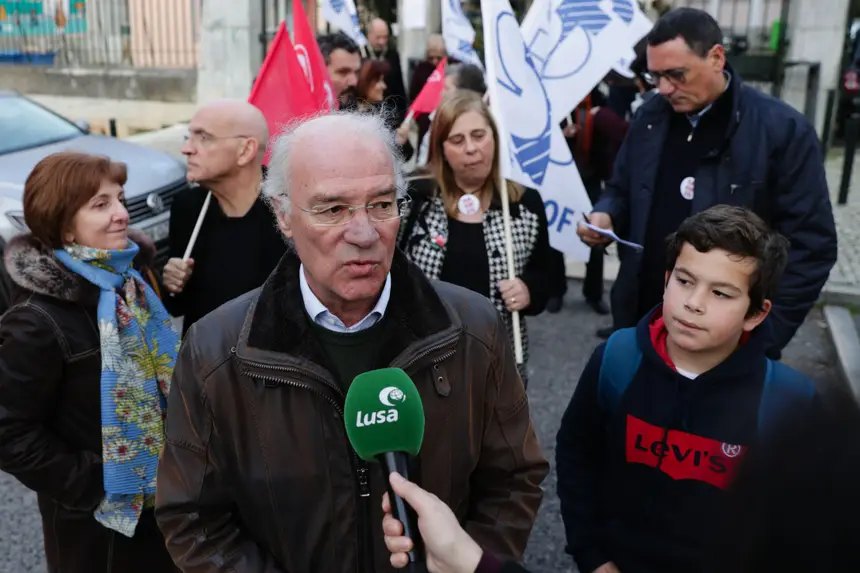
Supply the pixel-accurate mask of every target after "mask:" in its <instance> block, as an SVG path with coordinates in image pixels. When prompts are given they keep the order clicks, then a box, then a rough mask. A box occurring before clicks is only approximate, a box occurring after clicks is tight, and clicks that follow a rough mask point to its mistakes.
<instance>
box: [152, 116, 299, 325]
mask: <svg viewBox="0 0 860 573" xmlns="http://www.w3.org/2000/svg"><path fill="white" fill-rule="evenodd" d="M188 134H189V135H188V140H187V141H186V142H185V145H184V146H183V147H182V153H184V154H185V156H186V157H187V158H188V179H189V181H192V182H195V183H198V184H199V187H195V188H191V189H188V190H187V191H183V192H182V193H180V194H179V195H177V197H176V199H175V200H174V201H173V205H172V207H171V209H170V241H169V257H170V258H169V260H168V261H167V264H166V265H165V267H164V273H163V281H164V286H165V288H166V290H167V291H168V292H169V293H170V296H167V297H164V302H165V304H166V305H167V309H168V310H169V311H170V313H171V314H172V315H173V316H177V317H179V316H181V317H183V319H184V320H183V332H185V331H187V330H188V328H190V326H191V325H192V324H194V323H195V322H196V321H197V320H199V319H200V318H202V317H203V316H205V315H206V314H208V313H209V312H211V311H213V310H215V309H216V308H218V307H219V306H221V305H222V304H224V303H225V302H227V301H228V300H231V299H233V298H236V297H237V296H239V295H242V294H245V293H246V292H248V291H249V290H253V289H255V288H257V287H258V286H260V285H261V284H263V281H265V280H266V278H267V277H268V276H269V273H271V272H272V270H273V269H274V268H275V266H276V265H277V264H278V261H279V260H280V259H281V256H283V254H284V251H285V250H286V245H285V243H284V241H283V239H282V237H281V235H280V233H278V230H277V228H276V226H275V220H274V219H273V218H272V213H271V212H270V211H269V208H268V206H267V205H266V203H265V201H264V200H263V198H262V197H261V196H260V188H261V185H262V178H263V167H262V164H263V156H264V155H265V150H266V142H267V141H268V139H269V132H268V126H267V125H266V119H265V117H263V114H262V113H261V112H260V110H258V109H257V108H256V107H254V106H253V105H251V104H249V103H247V102H244V101H239V100H218V101H215V102H211V103H208V104H205V105H203V106H202V107H200V108H199V109H198V110H197V112H196V113H195V114H194V117H192V118H191V123H190V124H189V126H188ZM210 192H211V193H212V199H211V200H210V203H209V208H208V210H207V211H206V214H205V218H204V219H203V225H202V227H201V228H200V234H199V235H198V237H197V242H196V243H195V244H194V248H193V249H192V251H191V256H190V258H189V259H188V260H183V258H182V257H183V255H184V253H185V249H186V247H187V246H188V243H189V241H190V240H191V234H192V232H193V230H194V226H195V224H196V223H197V218H198V216H199V215H200V211H201V210H202V208H203V205H204V202H205V200H206V195H207V194H208V193H210Z"/></svg>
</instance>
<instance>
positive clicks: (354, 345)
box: [308, 315, 387, 392]
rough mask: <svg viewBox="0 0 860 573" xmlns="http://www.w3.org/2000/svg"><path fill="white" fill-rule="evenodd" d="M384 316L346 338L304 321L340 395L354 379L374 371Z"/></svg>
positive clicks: (380, 346) (379, 347)
mask: <svg viewBox="0 0 860 573" xmlns="http://www.w3.org/2000/svg"><path fill="white" fill-rule="evenodd" d="M386 316H387V315H386ZM386 316H383V317H382V320H380V321H378V322H377V323H376V324H374V325H373V326H371V327H370V328H366V329H364V330H361V331H359V332H352V333H349V334H346V333H342V332H335V331H333V330H329V329H327V328H325V327H323V326H320V325H318V324H317V323H315V322H314V321H313V320H312V319H311V318H310V317H308V321H309V322H310V324H311V331H312V332H313V333H314V336H316V338H317V340H318V341H319V342H320V344H321V345H322V347H323V350H324V351H325V354H326V358H328V361H329V366H330V367H331V368H332V374H334V376H335V378H336V379H337V381H338V383H339V384H340V387H341V389H343V391H344V392H346V391H347V390H349V386H350V384H352V381H353V380H354V379H355V377H356V376H358V375H359V374H364V373H365V372H367V371H369V370H373V369H375V368H377V363H378V362H379V351H380V350H381V349H382V341H383V338H384V337H383V336H382V330H383V329H384V328H385V322H386Z"/></svg>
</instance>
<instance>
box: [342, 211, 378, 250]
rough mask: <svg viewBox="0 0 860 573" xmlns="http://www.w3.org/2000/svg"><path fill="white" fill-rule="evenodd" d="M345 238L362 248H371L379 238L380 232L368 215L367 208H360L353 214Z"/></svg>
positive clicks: (347, 225)
mask: <svg viewBox="0 0 860 573" xmlns="http://www.w3.org/2000/svg"><path fill="white" fill-rule="evenodd" d="M343 238H344V240H346V242H347V243H350V244H352V245H355V246H356V247H358V248H360V249H369V248H371V247H372V246H373V245H374V244H375V243H376V242H377V241H378V240H379V232H378V231H377V230H376V226H374V224H373V222H372V221H371V220H370V217H368V214H367V209H359V210H357V211H355V212H354V213H353V214H352V219H350V220H349V222H348V223H347V224H346V232H345V233H344V235H343Z"/></svg>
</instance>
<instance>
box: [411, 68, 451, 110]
mask: <svg viewBox="0 0 860 573" xmlns="http://www.w3.org/2000/svg"><path fill="white" fill-rule="evenodd" d="M447 61H448V58H443V59H442V61H441V62H439V65H438V66H436V69H435V70H433V73H432V74H430V77H429V78H427V83H425V84H424V87H423V88H421V92H420V93H419V94H418V97H416V98H415V101H413V102H412V105H411V106H409V115H410V116H412V117H415V116H416V115H420V114H422V113H433V111H435V110H436V108H437V107H439V103H441V101H442V90H443V89H444V88H445V63H446V62H447Z"/></svg>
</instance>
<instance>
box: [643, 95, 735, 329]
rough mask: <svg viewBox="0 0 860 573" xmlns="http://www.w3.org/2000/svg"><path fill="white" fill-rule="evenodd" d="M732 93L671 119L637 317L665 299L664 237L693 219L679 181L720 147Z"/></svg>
mask: <svg viewBox="0 0 860 573" xmlns="http://www.w3.org/2000/svg"><path fill="white" fill-rule="evenodd" d="M731 93H732V92H731V89H729V86H726V90H725V91H724V92H723V94H722V95H721V96H720V97H719V98H717V100H716V101H715V102H714V103H713V105H712V106H711V107H710V108H709V109H707V111H705V112H703V113H702V112H700V115H699V114H686V113H673V114H672V117H671V119H670V121H669V129H668V132H667V133H666V140H665V142H664V143H663V151H662V152H661V154H660V166H659V167H658V169H657V179H656V181H655V183H654V196H653V199H652V202H651V213H650V215H649V217H648V226H647V229H646V232H645V240H644V245H643V246H644V247H645V249H644V251H643V253H642V266H641V271H640V272H641V277H640V283H639V284H640V291H639V312H638V314H639V316H643V315H645V313H647V312H648V311H649V310H651V309H652V308H653V307H654V306H655V305H657V304H659V303H660V302H661V301H662V300H663V286H664V282H665V281H664V276H665V273H666V237H668V236H669V235H670V234H672V233H674V232H675V231H677V230H678V227H679V226H680V225H681V222H682V221H683V220H684V219H686V218H687V217H689V216H690V215H692V211H691V209H692V204H693V202H692V198H689V199H687V198H685V197H684V196H683V195H682V194H681V183H682V182H683V181H684V180H685V179H686V178H687V177H695V176H696V172H697V171H698V169H699V166H700V164H701V162H702V159H703V158H704V157H705V156H706V155H707V154H709V153H710V152H711V151H713V150H714V149H717V148H719V146H720V145H721V144H722V143H723V141H724V139H725V135H726V129H727V125H728V123H729V121H730V119H731V114H732V95H731ZM696 115H699V118H698V122H696V121H695V116H696ZM694 123H695V127H694ZM694 192H695V191H694Z"/></svg>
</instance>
